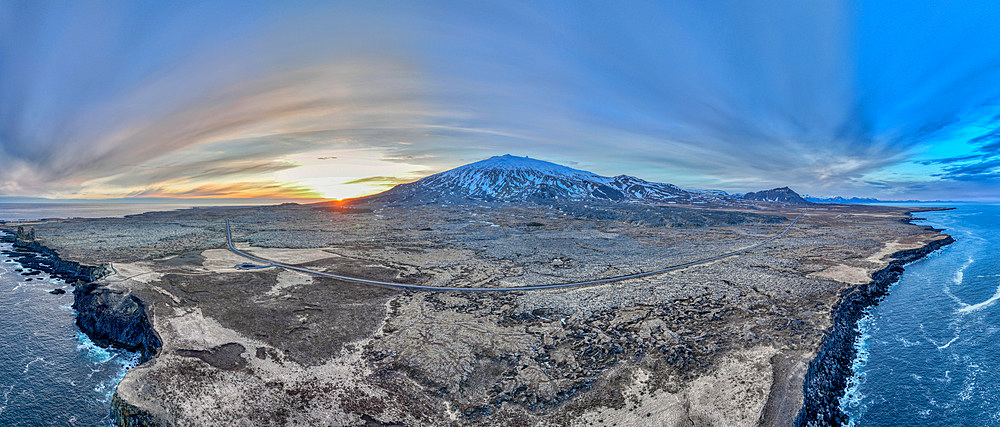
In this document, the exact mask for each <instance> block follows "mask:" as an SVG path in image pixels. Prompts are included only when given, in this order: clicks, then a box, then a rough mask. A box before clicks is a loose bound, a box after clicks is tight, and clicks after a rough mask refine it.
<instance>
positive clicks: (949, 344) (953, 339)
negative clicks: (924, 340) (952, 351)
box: [938, 335, 958, 350]
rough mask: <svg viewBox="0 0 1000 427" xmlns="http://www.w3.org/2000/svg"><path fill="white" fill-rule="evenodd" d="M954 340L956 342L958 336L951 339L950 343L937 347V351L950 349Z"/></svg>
mask: <svg viewBox="0 0 1000 427" xmlns="http://www.w3.org/2000/svg"><path fill="white" fill-rule="evenodd" d="M956 340H958V335H955V338H952V339H951V341H948V343H947V344H945V345H941V346H938V350H944V349H946V348H948V347H950V346H951V343H953V342H955V341H956Z"/></svg>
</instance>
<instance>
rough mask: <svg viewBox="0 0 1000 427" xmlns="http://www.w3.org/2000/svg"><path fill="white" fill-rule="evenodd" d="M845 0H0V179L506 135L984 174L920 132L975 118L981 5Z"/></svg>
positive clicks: (589, 148) (273, 165) (902, 183)
mask: <svg viewBox="0 0 1000 427" xmlns="http://www.w3.org/2000/svg"><path fill="white" fill-rule="evenodd" d="M862 3H863V4H862V5H861V6H863V7H858V5H856V4H854V3H850V2H796V1H786V0H781V1H777V2H736V3H734V4H727V5H726V6H725V7H720V6H719V5H718V4H712V3H705V2H695V1H689V2H665V3H663V2H661V3H629V4H621V3H615V4H613V5H612V4H606V3H598V2H593V3H588V2H579V3H563V4H559V3H545V4H538V3H537V2H520V3H519V2H495V3H491V2H477V3H470V4H450V5H442V4H438V3H434V2H426V3H420V4H413V5H408V6H406V7H398V8H383V7H372V6H371V5H370V4H365V3H357V4H351V3H336V4H334V3H257V4H253V5H247V4H233V3H227V2H215V3H210V4H190V5H137V4H131V3H117V4H116V3H111V4H104V5H93V4H88V3H73V4H67V5H63V6H64V7H59V8H52V7H47V5H44V4H33V3H26V4H14V3H5V4H2V5H0V38H3V39H4V40H5V41H9V43H7V46H9V48H6V49H3V50H0V63H2V64H4V66H3V67H0V161H2V162H3V165H4V167H3V168H0V195H57V196H74V195H81V194H107V195H114V194H119V195H121V194H136V195H145V194H173V195H186V194H192V195H198V196H197V197H206V196H203V195H205V194H212V195H224V194H223V192H224V191H233V192H234V194H250V193H251V192H252V191H251V189H250V188H249V186H250V184H248V183H263V184H261V185H263V186H264V187H263V188H265V189H266V191H272V192H281V191H287V192H288V194H290V195H295V194H309V192H310V191H313V192H315V191H316V190H317V188H318V187H315V186H317V185H326V184H324V182H326V181H324V180H323V179H322V178H323V177H317V176H313V175H314V174H313V175H310V176H309V181H308V183H307V181H306V180H298V181H296V180H287V181H281V180H280V179H278V178H277V177H279V176H295V174H294V173H290V172H295V171H298V170H300V169H302V168H306V167H313V169H311V170H319V169H322V168H317V167H316V166H315V165H312V166H308V165H307V166H304V165H303V164H304V163H306V162H304V161H302V160H301V159H302V158H303V157H302V156H306V157H308V158H309V159H311V160H319V159H322V160H333V159H334V158H336V160H337V161H336V162H328V166H329V168H330V169H329V170H331V172H330V173H331V175H335V173H334V172H333V170H334V169H333V168H334V167H335V165H343V164H346V163H347V162H355V163H356V164H363V163H364V162H361V161H358V160H357V159H352V158H350V157H349V156H343V155H341V151H342V150H355V149H362V148H363V149H365V150H367V151H366V153H367V155H368V156H369V157H368V158H366V159H365V160H366V161H376V160H377V161H378V162H392V163H398V164H399V165H402V166H401V167H400V168H399V170H401V171H404V172H400V174H401V175H400V176H396V177H393V176H387V175H386V172H377V171H373V172H368V173H367V174H359V175H352V176H351V179H352V184H350V185H361V184H366V185H367V184H375V185H376V186H374V187H372V186H370V187H364V188H382V187H384V186H388V185H391V184H392V183H394V182H401V181H403V180H408V179H411V178H412V176H411V174H412V173H413V171H417V170H419V171H425V172H427V173H431V172H436V171H440V170H443V169H447V168H450V167H454V166H458V165H460V164H462V163H466V162H470V161H475V160H479V159H482V158H485V157H488V156H491V155H495V154H502V153H508V152H509V153H513V154H518V155H531V156H533V157H539V158H545V159H547V160H552V161H556V162H560V163H564V164H572V165H574V166H575V167H578V168H581V169H587V170H592V171H594V172H597V173H602V174H605V175H614V174H620V173H627V174H632V175H637V176H641V177H643V178H646V179H650V180H658V181H668V182H673V183H676V184H680V185H684V186H690V187H698V188H706V187H721V188H723V189H727V190H731V191H747V190H753V189H760V188H771V187H776V186H783V185H787V184H789V183H794V184H795V185H796V187H797V188H799V189H801V190H802V191H805V192H808V193H812V194H824V193H829V192H835V191H838V190H841V189H858V191H861V190H862V189H863V190H865V191H871V190H872V189H875V190H878V191H885V192H889V191H918V189H917V187H914V186H907V185H909V181H907V180H906V179H899V180H892V179H883V178H882V177H880V174H884V173H885V171H886V170H889V169H891V168H893V167H899V165H906V164H911V163H912V162H913V161H914V160H913V159H914V158H915V157H914V156H916V155H917V153H923V152H942V153H947V154H946V155H942V156H941V158H939V159H933V158H932V159H927V158H920V160H917V161H918V162H919V164H922V165H924V166H928V167H940V169H935V170H938V171H939V172H940V173H939V174H938V175H937V176H936V177H935V178H936V179H938V181H939V182H938V184H939V185H940V187H939V188H946V187H948V186H949V185H951V183H954V182H956V181H959V180H963V181H971V180H976V179H980V180H983V181H984V182H986V181H992V180H994V178H992V175H991V174H993V173H994V172H995V169H994V168H993V166H991V165H993V163H991V162H992V160H993V159H994V157H992V156H994V155H995V154H996V153H997V152H998V151H1000V137H998V134H997V132H996V131H995V130H994V131H987V132H983V133H981V134H980V135H978V136H977V137H975V138H973V139H972V141H971V143H972V144H973V146H974V147H976V148H974V149H971V150H972V151H969V150H966V152H960V150H953V149H948V150H945V149H941V148H942V147H945V145H947V144H954V141H956V140H957V139H956V138H955V135H960V134H968V132H969V129H972V128H973V126H972V125H974V124H975V125H983V123H984V122H987V123H988V122H989V119H990V118H993V120H994V121H995V120H996V116H997V114H996V112H995V108H994V107H995V106H997V105H1000V87H997V86H996V85H994V84H993V82H995V81H996V80H997V79H998V78H1000V58H997V57H996V55H994V54H993V53H992V52H994V51H995V49H994V46H993V44H995V43H994V42H995V40H996V39H997V36H998V35H1000V34H998V30H997V27H996V26H995V25H994V22H995V21H996V19H997V18H998V16H997V15H998V13H997V10H995V9H989V8H983V7H982V5H977V4H975V2H964V3H963V4H962V5H950V7H948V8H938V7H935V5H933V4H920V5H908V6H907V7H900V6H899V5H892V4H886V3H883V2H862ZM928 17H936V18H935V19H929V18H928ZM886 22H893V25H885V23H886ZM965 140H968V138H967V139H965ZM963 141H964V140H963ZM322 167H323V168H325V167H327V164H324V165H323V166H322ZM392 173H394V172H392ZM304 174H305V173H304V172H303V173H302V174H299V175H304ZM310 174H312V172H310ZM365 175H373V176H372V177H369V178H355V177H358V176H361V177H363V176H365ZM332 178H336V179H341V178H342V177H338V176H331V179H332ZM344 179H345V180H346V178H344ZM362 180H367V181H363V182H361V181H362ZM279 181H280V182H279ZM327 181H329V180H327ZM354 181H358V182H354ZM310 185H313V186H314V187H310ZM928 185H931V187H933V184H928ZM932 189H933V188H931V189H922V190H919V191H927V192H929V191H931V190H932ZM928 194H930V193H928Z"/></svg>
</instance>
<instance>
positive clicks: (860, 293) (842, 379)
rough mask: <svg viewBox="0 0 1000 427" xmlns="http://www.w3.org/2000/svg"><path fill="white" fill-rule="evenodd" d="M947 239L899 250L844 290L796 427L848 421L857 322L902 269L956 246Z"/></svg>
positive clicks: (811, 366) (809, 375)
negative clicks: (845, 403)
mask: <svg viewBox="0 0 1000 427" xmlns="http://www.w3.org/2000/svg"><path fill="white" fill-rule="evenodd" d="M954 241H955V240H954V239H953V238H952V237H951V236H948V237H946V238H944V239H939V240H934V241H932V242H930V243H928V244H927V245H925V246H924V247H921V248H917V249H910V250H905V251H899V252H896V253H894V254H893V255H892V261H891V262H890V263H889V266H888V267H885V268H883V269H881V270H878V271H876V272H875V273H873V274H872V281H871V282H870V283H868V284H865V285H859V286H856V287H853V288H850V289H847V290H845V291H844V292H843V293H842V294H841V297H840V303H839V304H838V305H837V306H836V307H835V308H834V312H833V326H831V328H830V330H829V332H828V333H827V335H826V337H824V339H823V345H822V347H821V348H820V351H819V352H818V353H817V354H816V358H815V359H813V361H812V362H810V363H809V371H808V372H807V373H806V379H805V384H804V386H803V389H804V390H803V392H804V394H805V401H804V403H803V406H802V410H801V411H800V412H799V415H798V418H797V419H796V421H795V424H796V425H797V426H840V425H844V424H846V423H847V422H848V421H849V419H848V417H847V414H845V413H844V412H843V411H841V409H840V396H842V395H843V394H844V390H845V389H846V387H847V379H848V378H850V377H851V375H852V374H853V368H852V365H853V363H854V358H855V357H857V349H856V348H855V347H854V342H855V340H856V339H857V337H858V334H859V333H860V331H859V330H858V320H860V319H861V318H862V317H864V316H865V310H866V309H867V308H868V307H871V306H873V305H877V304H878V303H879V301H881V300H882V298H885V296H886V295H887V294H888V293H889V287H890V285H892V284H893V283H896V282H897V281H899V276H900V275H901V274H902V273H903V266H904V265H906V264H908V263H911V262H913V261H916V260H918V259H920V258H922V257H924V256H926V255H927V254H929V253H931V252H934V251H935V250H937V249H939V248H941V247H943V246H946V245H949V244H951V243H953V242H954Z"/></svg>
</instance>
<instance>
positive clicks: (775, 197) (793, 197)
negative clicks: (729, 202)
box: [742, 187, 809, 205]
mask: <svg viewBox="0 0 1000 427" xmlns="http://www.w3.org/2000/svg"><path fill="white" fill-rule="evenodd" d="M742 198H743V199H746V200H760V201H765V202H783V203H793V204H799V205H804V204H809V202H808V201H806V200H805V199H803V198H802V196H800V195H799V194H798V193H796V192H795V191H792V189H791V188H788V187H781V188H772V189H770V190H764V191H757V192H751V193H747V194H744V195H743V196H742Z"/></svg>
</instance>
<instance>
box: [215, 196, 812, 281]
mask: <svg viewBox="0 0 1000 427" xmlns="http://www.w3.org/2000/svg"><path fill="white" fill-rule="evenodd" d="M805 213H806V212H805V211H802V213H800V214H799V216H797V217H795V219H794V220H792V223H791V224H788V227H786V228H785V229H784V230H783V231H782V232H781V233H778V234H776V235H774V236H773V237H771V238H769V239H767V240H764V241H763V242H760V243H757V244H755V245H753V246H748V247H745V248H743V249H740V250H736V251H732V252H726V253H724V254H722V255H717V256H714V257H711V258H705V259H700V260H697V261H692V262H688V263H684V264H678V265H672V266H670V267H666V268H662V269H659V270H654V271H646V272H642V273H635V274H626V275H624V276H615V277H606V278H603V279H595V280H588V281H583V282H568V283H553V284H548V285H534V286H515V287H504V288H456V287H447V286H424V285H410V284H406V283H395V282H383V281H380V280H369V279H362V278H359V277H350V276H342V275H339V274H332V273H324V272H321V271H315V270H310V269H307V268H302V267H296V266H294V265H288V264H282V263H280V262H277V261H272V260H269V259H265V258H261V257H257V256H253V255H250V254H248V253H246V252H243V251H241V250H239V249H236V247H235V246H233V234H232V231H231V230H230V227H229V220H228V219H226V243H227V244H228V245H229V250H231V251H233V252H235V253H236V254H237V255H240V256H242V257H245V258H248V259H251V260H253V261H256V262H259V263H263V264H267V265H268V266H274V267H281V268H285V269H288V270H293V271H298V272H302V273H306V274H313V275H316V276H323V277H330V278H334V279H339V280H343V281H346V282H354V283H363V284H367V285H376V286H385V287H389V288H395V289H403V290H409V291H437V292H441V291H448V292H512V291H538V290H544V289H559V288H575V287H580V286H592V285H600V284H605V283H611V282H618V281H621V280H628V279H636V278H640V277H646V276H652V275H654V274H663V273H666V272H669V271H675V270H680V269H682V268H688V267H694V266H696V265H700V264H707V263H710V262H712V261H718V260H720V259H723V258H729V257H731V256H735V255H739V254H741V253H744V252H747V251H750V250H753V249H757V248H759V247H761V246H764V245H766V244H768V243H771V242H773V241H774V240H775V239H777V238H779V237H781V236H784V235H785V233H787V232H788V230H791V229H792V226H794V225H795V223H796V222H798V221H799V218H802V215H805Z"/></svg>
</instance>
